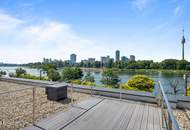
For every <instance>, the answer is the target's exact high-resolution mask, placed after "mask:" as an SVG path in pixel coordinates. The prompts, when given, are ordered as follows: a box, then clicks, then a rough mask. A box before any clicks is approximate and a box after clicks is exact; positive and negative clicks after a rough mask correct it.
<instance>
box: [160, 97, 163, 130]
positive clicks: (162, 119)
mask: <svg viewBox="0 0 190 130" xmlns="http://www.w3.org/2000/svg"><path fill="white" fill-rule="evenodd" d="M160 101H161V118H162V128H164V100H163V95H162V94H161V100H160Z"/></svg>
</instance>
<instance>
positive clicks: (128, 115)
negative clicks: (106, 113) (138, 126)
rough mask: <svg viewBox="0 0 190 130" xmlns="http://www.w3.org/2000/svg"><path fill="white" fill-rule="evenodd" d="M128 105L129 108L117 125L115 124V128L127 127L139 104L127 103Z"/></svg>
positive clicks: (120, 129)
mask: <svg viewBox="0 0 190 130" xmlns="http://www.w3.org/2000/svg"><path fill="white" fill-rule="evenodd" d="M127 105H128V106H129V107H128V108H127V110H126V112H125V113H124V114H123V116H122V117H121V119H120V120H118V123H117V125H115V126H114V129H119V130H122V129H123V128H125V127H126V126H127V125H128V124H129V122H130V120H131V117H132V115H133V113H134V110H135V108H136V106H137V105H136V104H132V103H127Z"/></svg>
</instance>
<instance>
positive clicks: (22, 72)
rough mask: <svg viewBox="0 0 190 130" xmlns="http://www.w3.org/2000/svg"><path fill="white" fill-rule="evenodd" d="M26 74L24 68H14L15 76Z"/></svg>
mask: <svg viewBox="0 0 190 130" xmlns="http://www.w3.org/2000/svg"><path fill="white" fill-rule="evenodd" d="M24 74H26V70H24V69H22V68H17V69H16V77H19V76H21V75H24Z"/></svg>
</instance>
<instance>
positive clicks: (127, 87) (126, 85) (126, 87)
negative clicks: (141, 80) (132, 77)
mask: <svg viewBox="0 0 190 130" xmlns="http://www.w3.org/2000/svg"><path fill="white" fill-rule="evenodd" d="M121 88H122V89H125V90H138V89H137V88H135V87H131V86H129V85H128V84H127V83H124V84H121Z"/></svg>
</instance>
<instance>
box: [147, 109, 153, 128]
mask: <svg viewBox="0 0 190 130" xmlns="http://www.w3.org/2000/svg"><path fill="white" fill-rule="evenodd" d="M153 109H154V107H152V106H149V109H148V113H149V114H148V123H147V130H154V110H153Z"/></svg>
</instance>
